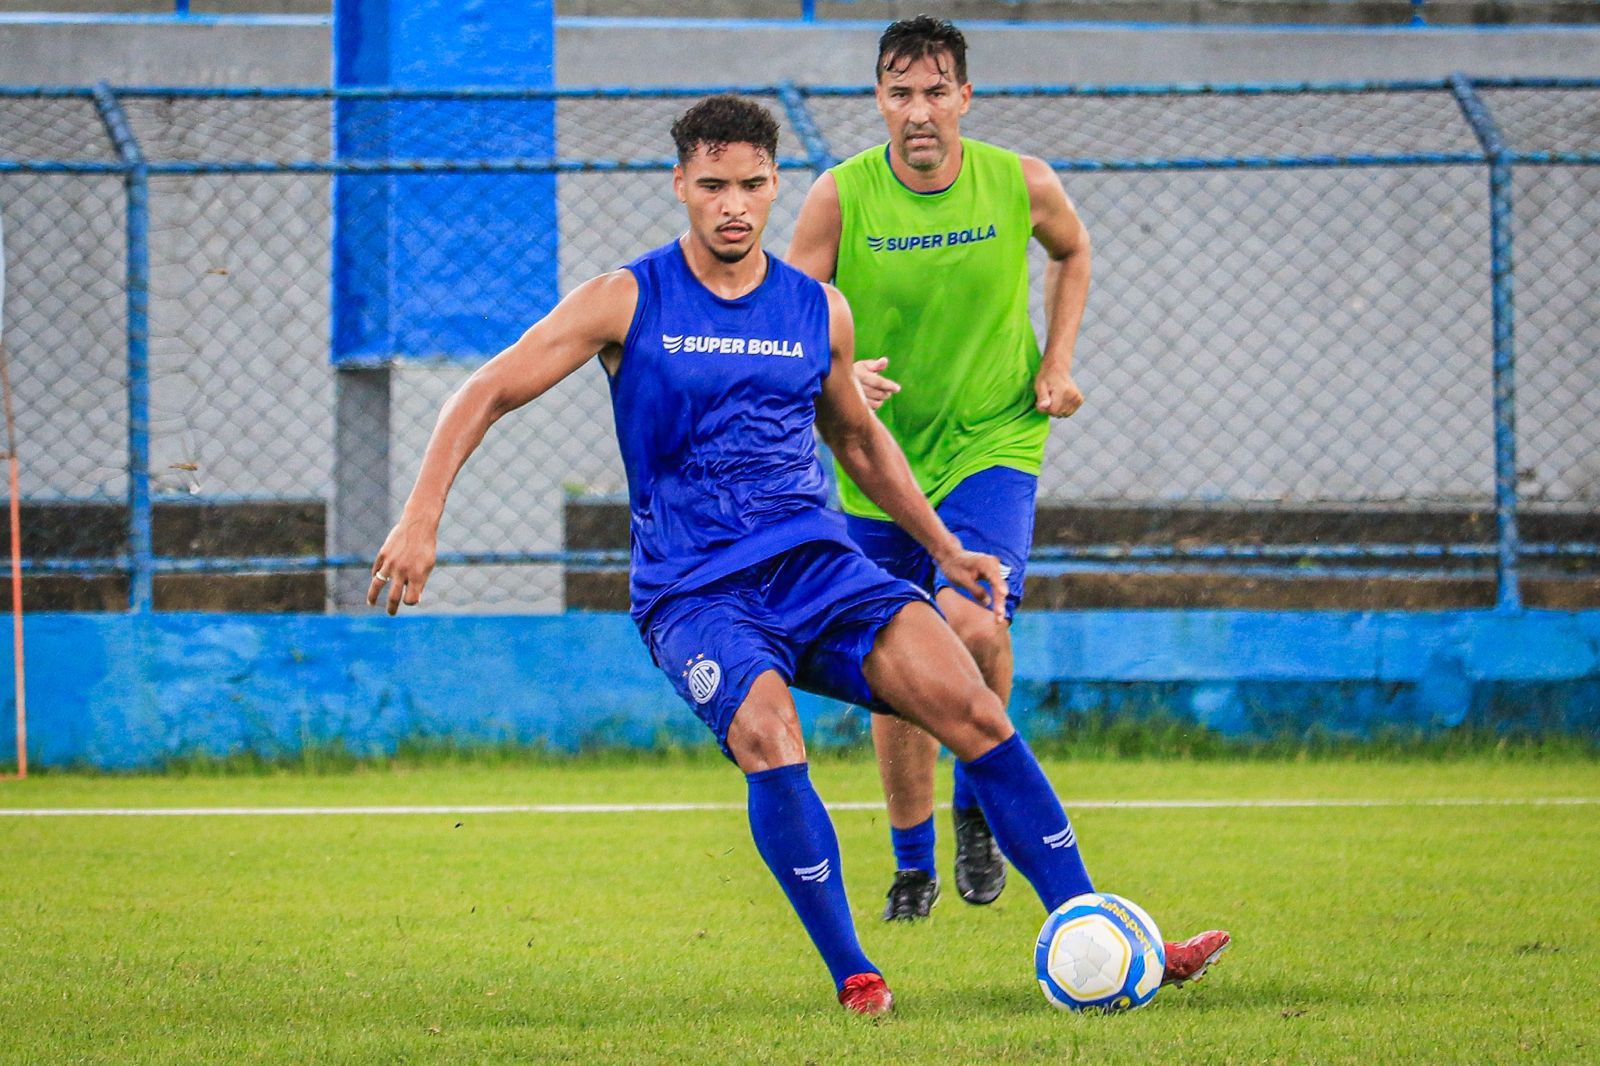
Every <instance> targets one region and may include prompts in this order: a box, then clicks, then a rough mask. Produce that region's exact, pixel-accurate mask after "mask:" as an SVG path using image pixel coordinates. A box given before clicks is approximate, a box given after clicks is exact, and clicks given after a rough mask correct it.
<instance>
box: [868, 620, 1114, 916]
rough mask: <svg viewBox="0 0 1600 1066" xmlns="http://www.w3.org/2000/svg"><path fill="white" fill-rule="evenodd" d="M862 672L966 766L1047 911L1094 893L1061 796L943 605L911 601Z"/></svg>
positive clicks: (997, 831)
mask: <svg viewBox="0 0 1600 1066" xmlns="http://www.w3.org/2000/svg"><path fill="white" fill-rule="evenodd" d="M990 624H991V625H993V624H995V623H994V622H993V621H991V622H990ZM862 672H863V674H864V675H865V676H866V679H867V682H868V683H869V684H870V685H871V686H872V690H873V692H874V693H875V694H876V695H877V696H878V698H879V699H881V700H883V701H884V702H885V703H887V704H888V705H889V706H891V707H893V708H895V710H896V711H898V712H899V713H900V714H902V715H903V716H904V717H906V718H908V719H910V720H911V721H913V722H915V723H916V724H917V725H919V726H920V727H922V728H923V729H924V730H926V731H927V732H928V733H930V734H932V735H933V736H934V737H936V738H938V740H939V741H940V742H941V743H943V744H944V745H945V746H946V747H948V748H949V749H950V750H951V751H952V752H953V753H954V754H955V756H956V758H958V759H960V760H962V761H963V762H964V763H965V764H966V771H967V775H968V780H969V781H970V782H971V785H972V789H973V792H974V793H975V794H976V795H977V798H978V802H979V805H980V806H981V807H982V808H983V812H984V814H985V816H986V817H987V818H988V821H989V825H990V827H991V828H992V830H993V832H994V835H995V838H996V839H997V840H998V841H999V844H1000V848H1001V850H1003V851H1004V852H1005V854H1006V855H1007V857H1009V858H1010V859H1011V861H1012V862H1013V863H1014V864H1015V865H1016V867H1017V869H1018V870H1020V871H1021V872H1022V875H1023V876H1024V877H1026V878H1027V879H1028V881H1029V883H1031V884H1032V885H1033V887H1034V891H1036V892H1037V893H1038V894H1039V898H1040V900H1041V901H1042V902H1043V903H1044V905H1045V908H1046V909H1047V910H1054V909H1055V908H1056V907H1057V906H1059V905H1060V904H1062V903H1064V902H1065V901H1067V900H1068V899H1071V898H1072V897H1073V896H1076V895H1079V894H1081V893H1084V892H1089V891H1092V889H1093V887H1094V886H1093V884H1092V883H1091V881H1090V880H1089V873H1088V871H1087V870H1086V869H1085V868H1084V864H1083V859H1082V857H1081V856H1080V855H1079V853H1078V844H1077V837H1076V834H1075V833H1074V832H1073V830H1072V824H1071V823H1070V822H1069V821H1068V820H1067V815H1066V812H1065V811H1064V810H1062V808H1061V801H1060V800H1058V799H1057V798H1056V794H1055V791H1054V790H1053V789H1052V788H1051V787H1050V782H1049V780H1048V779H1047V778H1046V777H1045V775H1044V771H1043V770H1041V769H1040V768H1039V763H1038V760H1036V759H1035V758H1034V757H1033V753H1032V752H1031V751H1029V750H1028V746H1027V745H1026V744H1024V743H1023V741H1022V738H1021V737H1020V736H1018V735H1017V731H1016V729H1014V728H1013V727H1012V725H1011V720H1010V719H1009V718H1007V717H1006V713H1005V709H1004V708H1003V707H1002V706H1001V704H1000V699H999V697H997V696H996V695H995V694H994V693H993V692H991V691H989V688H988V686H987V685H985V684H984V680H983V675H982V674H981V673H980V672H979V671H978V666H977V663H975V662H974V661H973V658H972V656H971V654H969V653H968V652H967V650H966V648H965V647H964V646H963V645H962V643H961V641H960V639H959V638H957V637H956V635H955V633H954V632H953V631H952V630H951V629H950V627H949V626H948V625H946V624H945V622H944V620H943V619H941V618H940V617H939V615H938V613H937V612H936V611H934V610H933V609H932V608H931V607H929V606H928V605H926V604H921V603H912V604H908V605H907V606H906V607H905V608H904V609H902V610H901V611H900V612H899V613H898V614H897V615H895V617H894V619H893V620H892V621H890V622H889V624H888V625H886V626H884V627H883V629H882V630H881V631H880V632H879V634H878V638H877V641H876V643H875V644H874V646H873V650H872V652H871V653H870V654H869V655H868V656H867V657H866V660H865V662H863V664H862Z"/></svg>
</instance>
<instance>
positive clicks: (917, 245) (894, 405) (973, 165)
mask: <svg viewBox="0 0 1600 1066" xmlns="http://www.w3.org/2000/svg"><path fill="white" fill-rule="evenodd" d="M961 146H962V159H961V173H960V175H959V176H958V177H957V178H956V180H955V183H954V184H952V185H951V186H950V187H949V188H948V189H945V190H943V191H941V192H936V193H917V192H913V191H912V190H911V189H908V188H906V186H905V185H903V184H902V183H901V182H900V179H898V178H896V177H895V176H894V172H893V171H892V170H890V169H889V160H888V154H887V153H888V148H887V146H886V145H879V146H877V147H876V148H870V149H868V150H867V151H865V152H862V153H861V154H860V155H857V156H854V157H852V158H850V159H847V160H845V161H844V162H843V163H840V164H839V165H838V166H836V167H834V168H833V170H832V171H831V173H832V174H833V176H834V180H835V181H836V182H837V183H838V187H839V209H840V213H841V215H842V226H841V228H840V234H839V259H838V266H837V268H836V275H835V279H834V280H835V284H836V285H837V286H838V287H839V290H840V291H841V292H843V293H844V295H845V298H846V299H847V300H849V301H850V307H851V310H852V311H853V312H854V317H855V324H856V358H857V359H858V360H860V359H876V358H879V357H880V356H888V357H889V366H888V369H887V370H885V372H884V373H885V375H886V376H888V377H889V378H891V379H893V380H894V381H896V382H898V383H899V384H900V391H899V392H897V393H895V394H894V395H893V396H891V397H890V398H889V399H888V400H887V401H886V402H885V403H884V405H883V406H882V407H880V408H879V409H878V417H879V418H880V419H881V420H882V421H883V423H884V425H886V426H888V427H889V431H890V432H891V433H893V434H894V438H895V440H897V441H899V442H900V447H901V448H903V449H904V450H905V453H906V457H907V458H908V459H909V460H910V461H911V469H912V472H913V473H914V474H915V475H916V478H917V484H918V485H919V486H921V488H922V491H923V492H924V493H925V494H926V495H927V497H928V499H929V500H930V501H931V502H932V503H933V504H935V505H938V503H939V502H940V501H941V500H943V499H944V497H945V496H947V495H948V494H949V493H950V491H951V490H952V489H954V488H955V487H956V486H957V485H958V484H960V483H961V481H962V480H963V479H964V478H967V477H969V476H970V475H972V474H975V473H977V472H978V471H980V470H985V469H988V468H989V467H994V466H1005V467H1012V468H1014V469H1017V470H1022V471H1024V472H1026V473H1029V474H1034V475H1037V474H1038V473H1039V466H1040V463H1041V461H1042V460H1043V457H1044V442H1045V437H1046V436H1047V435H1048V433H1049V430H1050V424H1049V422H1050V420H1049V418H1048V416H1046V415H1044V414H1041V413H1040V412H1039V411H1038V410H1037V409H1036V408H1035V407H1034V402H1035V398H1034V392H1033V380H1034V377H1035V375H1037V373H1038V370H1039V359H1040V355H1039V341H1038V338H1037V337H1036V336H1035V335H1034V332H1033V324H1032V323H1031V322H1030V321H1029V319H1028V241H1029V240H1030V239H1031V237H1032V228H1033V227H1032V219H1031V217H1030V210H1029V202H1028V187H1027V182H1026V179H1025V178H1024V177H1023V174H1022V163H1021V160H1020V159H1018V157H1017V155H1016V154H1015V153H1014V152H1008V151H1005V150H1004V149H1001V148H996V147H994V146H993V145H990V144H985V143H983V142H982V141H973V140H967V139H965V138H963V139H962V142H961ZM838 474H839V496H840V502H841V503H842V504H843V506H844V509H845V511H846V512H848V513H849V514H853V515H861V516H864V517H868V518H880V519H883V518H887V517H888V516H887V515H885V514H884V513H883V511H882V510H881V509H880V508H879V507H878V506H877V505H876V504H874V503H873V502H872V501H871V500H869V499H867V497H866V495H865V494H864V493H863V492H862V491H861V490H860V489H859V488H858V487H857V486H856V485H855V483H854V482H852V481H851V480H850V478H849V476H848V475H847V474H845V472H844V471H843V470H839V471H838Z"/></svg>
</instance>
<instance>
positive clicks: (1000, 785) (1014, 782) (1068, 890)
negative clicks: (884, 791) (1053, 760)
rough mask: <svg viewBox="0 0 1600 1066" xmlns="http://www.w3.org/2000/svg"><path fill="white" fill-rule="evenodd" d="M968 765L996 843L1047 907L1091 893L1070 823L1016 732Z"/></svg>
mask: <svg viewBox="0 0 1600 1066" xmlns="http://www.w3.org/2000/svg"><path fill="white" fill-rule="evenodd" d="M966 769H967V780H968V781H969V782H970V783H971V785H972V790H973V792H974V793H976V794H977V797H978V805H979V806H980V807H982V808H983V816H984V817H985V818H986V819H988V822H989V829H990V831H991V832H993V833H994V840H995V843H996V844H999V845H1000V850H1001V851H1002V852H1004V853H1005V857H1006V858H1008V859H1010V860H1011V864H1012V865H1013V866H1015V867H1016V868H1017V869H1018V870H1020V871H1021V872H1022V876H1023V877H1026V878H1027V879H1028V881H1029V882H1030V883H1031V884H1032V885H1033V890H1034V891H1035V892H1037V893H1039V899H1041V900H1042V901H1043V902H1044V907H1045V910H1048V911H1053V910H1055V909H1056V908H1057V907H1059V906H1061V904H1063V903H1065V902H1066V901H1067V900H1069V899H1071V898H1072V897H1073V896H1078V895H1082V894H1083V893H1085V892H1093V891H1094V885H1093V884H1092V883H1091V882H1090V881H1089V871H1088V870H1086V869H1084V866H1083V857H1082V856H1081V855H1079V854H1078V838H1077V836H1076V834H1074V833H1073V831H1072V823H1071V822H1069V821H1067V814H1066V812H1065V811H1064V810H1062V809H1061V801H1060V800H1059V799H1057V798H1056V794H1055V790H1054V789H1052V788H1051V787H1050V781H1049V779H1048V778H1046V777H1045V776H1044V771H1043V770H1042V769H1040V768H1039V760H1037V759H1035V758H1034V757H1033V752H1032V750H1031V749H1029V747H1028V745H1027V744H1025V743H1023V741H1022V735H1021V734H1020V733H1013V734H1012V735H1011V738H1010V739H1009V740H1007V741H1005V743H1003V744H999V745H997V746H996V747H995V748H994V749H992V750H991V751H988V752H986V753H985V754H983V755H980V756H978V758H976V759H973V760H972V761H971V762H969V763H967V764H966Z"/></svg>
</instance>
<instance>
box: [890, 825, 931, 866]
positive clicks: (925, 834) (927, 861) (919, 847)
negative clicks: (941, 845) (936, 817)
mask: <svg viewBox="0 0 1600 1066" xmlns="http://www.w3.org/2000/svg"><path fill="white" fill-rule="evenodd" d="M933 841H934V834H933V815H931V814H930V815H928V820H927V821H925V822H923V823H922V824H920V825H914V826H912V827H911V828H910V829H896V828H895V827H894V826H892V825H891V826H890V827H889V843H890V844H891V845H893V846H894V868H895V869H896V870H921V871H923V872H924V873H929V874H931V873H933Z"/></svg>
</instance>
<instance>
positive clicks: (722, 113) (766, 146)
mask: <svg viewBox="0 0 1600 1066" xmlns="http://www.w3.org/2000/svg"><path fill="white" fill-rule="evenodd" d="M672 142H673V143H674V144H675V145H677V147H678V162H679V163H687V162H688V161H689V159H690V157H691V156H693V155H694V153H695V150H696V149H698V148H700V147H702V146H704V148H705V149H706V151H707V152H708V153H709V154H711V155H715V154H716V153H718V152H720V151H722V149H723V148H725V147H727V146H728V145H730V144H753V145H755V146H756V147H757V148H759V149H761V151H763V152H765V153H767V158H768V159H770V160H772V161H773V162H774V163H775V162H777V161H778V122H777V120H776V119H774V118H773V117H772V114H771V112H769V111H768V110H767V109H766V108H764V107H762V106H761V105H760V104H758V103H755V102H754V101H752V100H745V99H743V98H741V97H738V96H728V95H722V96H708V97H706V98H705V99H704V100H701V101H700V102H699V103H698V104H695V105H694V106H693V107H691V108H690V109H689V110H687V111H685V112H684V113H683V115H682V116H681V117H680V118H679V119H678V121H676V122H674V123H673V124H672Z"/></svg>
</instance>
